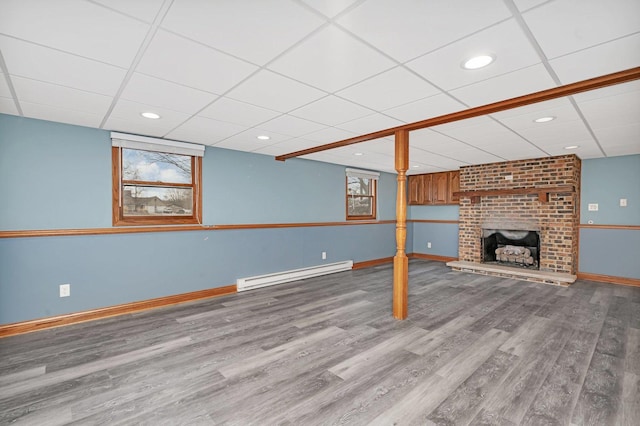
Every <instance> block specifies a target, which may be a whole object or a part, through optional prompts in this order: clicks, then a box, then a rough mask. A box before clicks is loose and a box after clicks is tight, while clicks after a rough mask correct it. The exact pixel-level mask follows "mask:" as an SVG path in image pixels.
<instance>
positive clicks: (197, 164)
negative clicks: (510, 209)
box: [111, 146, 202, 226]
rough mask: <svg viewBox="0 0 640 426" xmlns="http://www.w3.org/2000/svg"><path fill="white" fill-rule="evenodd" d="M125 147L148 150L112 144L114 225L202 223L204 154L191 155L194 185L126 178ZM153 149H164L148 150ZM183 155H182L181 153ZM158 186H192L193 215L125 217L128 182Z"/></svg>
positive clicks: (192, 182) (130, 183)
mask: <svg viewBox="0 0 640 426" xmlns="http://www.w3.org/2000/svg"><path fill="white" fill-rule="evenodd" d="M122 149H135V150H138V151H145V150H144V149H140V148H123V147H120V146H113V147H111V169H112V223H113V226H144V225H200V224H202V157H200V156H195V155H191V156H190V157H191V184H184V183H165V182H147V181H133V180H124V179H122ZM146 151H151V152H162V151H159V150H146ZM180 155H182V154H180ZM132 184H134V185H139V186H156V187H161V188H192V191H193V198H192V203H193V206H192V209H191V215H190V216H185V215H167V216H155V215H146V216H143V215H140V216H125V215H124V206H123V203H122V199H123V197H124V187H125V186H126V185H132Z"/></svg>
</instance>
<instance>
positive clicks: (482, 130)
mask: <svg viewBox="0 0 640 426" xmlns="http://www.w3.org/2000/svg"><path fill="white" fill-rule="evenodd" d="M440 132H441V133H444V134H445V135H447V136H450V137H452V138H455V139H458V140H461V141H464V142H466V143H468V144H471V145H473V146H476V147H479V148H482V147H485V146H490V145H494V144H504V143H520V142H525V141H523V139H522V138H521V137H519V136H518V135H516V134H514V133H513V132H511V131H510V130H508V129H506V128H504V127H503V126H501V125H500V124H498V123H496V122H494V121H486V122H481V123H478V124H476V125H471V126H466V127H457V128H449V129H442V128H441V129H440Z"/></svg>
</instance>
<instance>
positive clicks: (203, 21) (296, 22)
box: [162, 0, 324, 65]
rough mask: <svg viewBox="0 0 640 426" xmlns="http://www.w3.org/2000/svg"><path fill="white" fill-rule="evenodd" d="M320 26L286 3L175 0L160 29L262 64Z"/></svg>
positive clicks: (310, 15)
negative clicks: (162, 28)
mask: <svg viewBox="0 0 640 426" xmlns="http://www.w3.org/2000/svg"><path fill="white" fill-rule="evenodd" d="M322 24H324V19H323V18H321V17H320V16H317V15H316V14H315V13H313V12H312V11H310V10H307V9H306V8H304V7H302V6H300V5H298V4H296V3H295V2H292V1H287V0H270V1H237V0H218V1H215V2H208V1H200V0H176V1H174V3H173V5H172V6H171V9H170V10H169V13H168V14H167V16H166V17H165V19H164V21H163V22H162V27H164V28H167V29H169V30H172V31H175V32H176V33H179V34H182V35H185V36H187V37H189V38H192V39H194V40H198V41H201V42H203V43H205V44H207V45H209V46H213V47H216V48H219V49H220V50H222V51H224V52H227V53H230V54H232V55H236V56H239V57H242V58H246V59H247V60H249V61H251V62H254V63H256V64H260V65H263V64H265V63H267V62H268V61H270V60H272V59H273V58H275V57H276V56H277V55H279V54H280V53H282V52H283V51H285V50H286V49H288V48H289V47H291V46H292V45H294V44H295V43H296V42H297V41H298V40H299V39H300V38H302V37H304V36H306V35H307V34H309V33H311V32H313V31H314V30H315V29H316V28H318V27H319V26H320V25H322Z"/></svg>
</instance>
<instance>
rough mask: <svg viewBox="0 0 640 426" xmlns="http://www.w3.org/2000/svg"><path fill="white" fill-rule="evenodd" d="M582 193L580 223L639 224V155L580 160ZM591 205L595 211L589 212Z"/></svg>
mask: <svg viewBox="0 0 640 426" xmlns="http://www.w3.org/2000/svg"><path fill="white" fill-rule="evenodd" d="M638 143H640V141H638ZM581 194H582V197H581V200H582V202H581V204H580V222H581V223H583V224H586V223H589V221H590V220H591V221H593V223H594V224H605V225H640V155H627V156H624V157H610V158H598V159H592V160H583V161H582V181H581ZM621 198H626V199H627V207H620V199H621ZM590 203H591V204H595V203H597V204H598V211H589V210H588V205H589V204H590Z"/></svg>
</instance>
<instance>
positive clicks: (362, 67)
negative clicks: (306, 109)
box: [269, 25, 395, 92]
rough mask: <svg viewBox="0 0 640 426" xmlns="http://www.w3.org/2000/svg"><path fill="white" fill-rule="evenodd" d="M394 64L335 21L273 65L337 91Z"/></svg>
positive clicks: (300, 78)
mask: <svg viewBox="0 0 640 426" xmlns="http://www.w3.org/2000/svg"><path fill="white" fill-rule="evenodd" d="M394 65H395V63H394V62H393V61H391V60H390V59H388V58H387V57H385V56H384V55H382V54H380V53H379V52H376V51H375V50H374V49H372V48H371V47H369V46H367V45H366V44H364V43H362V42H361V41H359V40H356V39H355V38H353V37H352V36H350V35H349V34H347V33H345V32H344V31H342V30H340V29H338V28H336V27H335V26H333V25H331V26H327V27H325V28H323V29H322V30H321V31H319V32H317V33H316V34H313V35H312V36H311V37H309V38H308V39H306V40H304V41H303V42H302V43H300V44H299V45H297V46H296V47H294V48H293V49H291V50H290V51H288V52H287V53H285V54H284V55H282V56H281V57H280V58H278V59H276V60H275V61H274V62H273V63H272V64H270V65H269V68H270V69H272V70H274V71H277V72H280V73H282V74H284V75H286V76H289V77H292V78H294V79H296V80H299V81H303V82H305V83H307V84H310V85H311V86H314V87H317V88H320V89H322V90H326V91H328V92H335V91H337V90H340V89H342V88H344V87H347V86H349V85H351V84H354V83H357V82H359V81H362V80H364V79H365V78H367V77H370V76H372V75H375V74H377V73H379V72H381V71H384V70H387V69H389V68H391V67H393V66H394ZM336 70H339V72H336Z"/></svg>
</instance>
